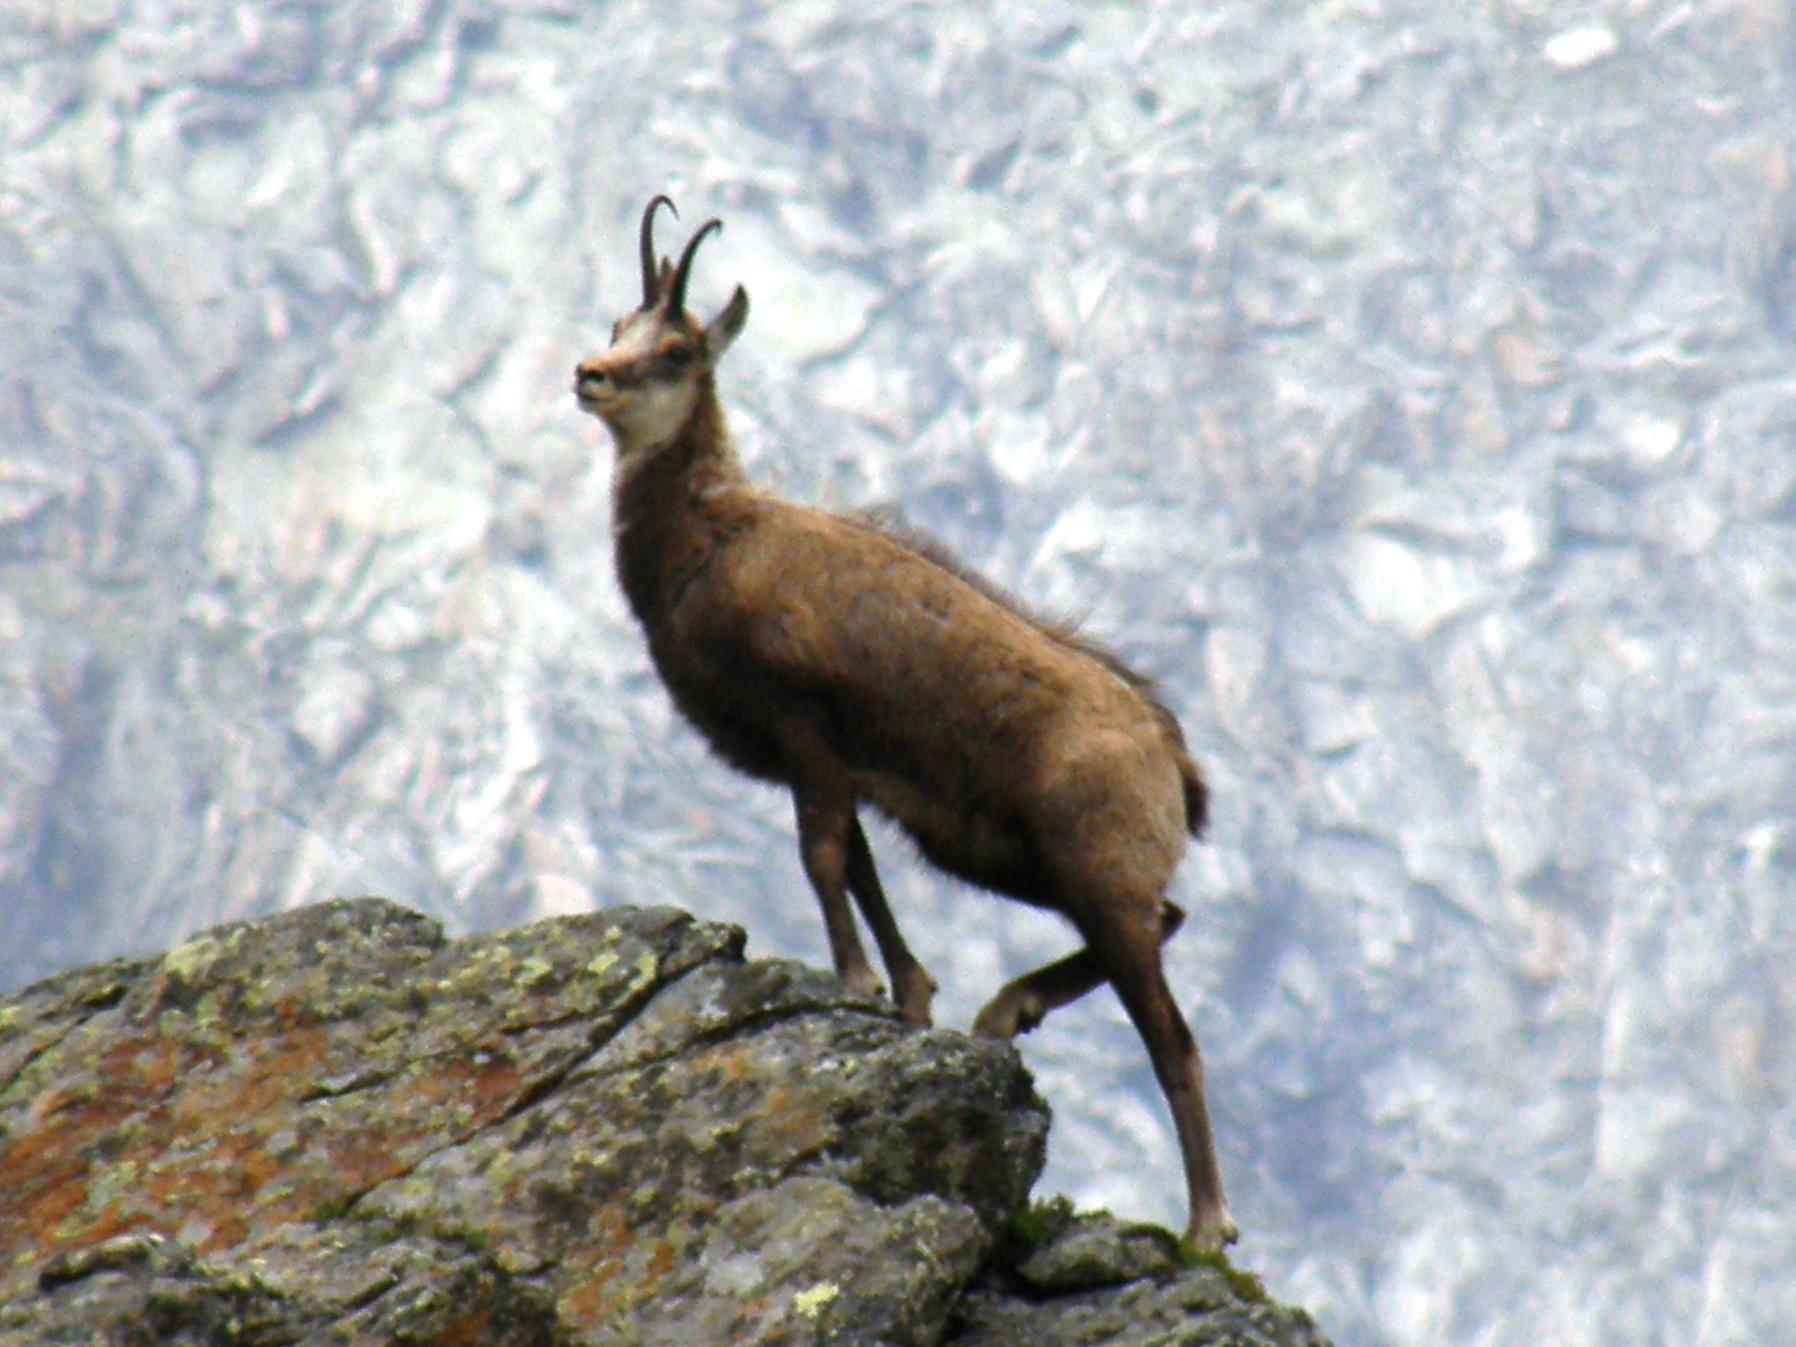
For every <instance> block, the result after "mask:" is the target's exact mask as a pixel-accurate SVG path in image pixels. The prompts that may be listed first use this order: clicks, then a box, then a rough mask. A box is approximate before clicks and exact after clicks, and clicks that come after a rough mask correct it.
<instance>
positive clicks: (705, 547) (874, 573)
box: [574, 196, 1235, 1250]
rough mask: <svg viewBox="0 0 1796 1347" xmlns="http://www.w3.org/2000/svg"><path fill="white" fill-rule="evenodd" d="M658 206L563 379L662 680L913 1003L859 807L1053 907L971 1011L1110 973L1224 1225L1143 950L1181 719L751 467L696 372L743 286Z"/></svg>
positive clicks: (836, 946) (917, 1007)
mask: <svg viewBox="0 0 1796 1347" xmlns="http://www.w3.org/2000/svg"><path fill="white" fill-rule="evenodd" d="M663 206H666V207H668V209H669V210H672V209H673V203H672V202H671V201H669V200H668V199H667V198H666V197H665V196H657V197H655V198H654V199H653V200H652V201H650V202H649V204H648V207H647V209H646V210H644V212H643V215H642V225H641V230H640V236H639V240H638V245H639V249H640V253H641V267H642V304H641V307H639V308H638V309H636V310H635V311H634V312H632V313H629V314H626V315H625V316H624V317H623V318H621V319H619V320H618V322H617V323H616V325H615V326H614V328H613V329H612V333H611V345H610V348H609V349H607V350H606V351H605V352H604V354H602V355H598V356H594V357H593V358H591V359H589V360H586V361H583V362H582V363H581V364H580V365H579V367H578V368H577V370H576V371H575V376H574V392H575V395H576V397H577V398H578V400H579V404H580V407H581V408H582V409H583V410H585V411H587V412H590V413H592V414H593V415H594V416H597V417H598V418H600V419H601V420H602V421H604V422H605V424H606V426H607V427H609V429H610V431H611V435H612V438H613V440H614V442H615V449H616V459H615V464H614V468H613V476H612V507H613V531H614V542H615V546H616V559H617V572H618V578H619V581H620V582H621V584H622V587H623V590H624V593H625V595H626V596H627V598H628V600H629V603H630V606H631V608H632V609H633V610H634V611H635V614H636V617H637V619H638V621H639V622H640V623H641V625H642V629H643V632H644V633H645V635H646V636H647V639H648V646H649V651H650V654H651V656H652V657H653V659H654V663H655V667H656V669H657V670H658V671H659V673H660V675H661V679H662V681H663V682H664V683H665V684H666V685H667V690H668V692H669V693H670V694H671V695H672V696H673V699H674V702H675V703H676V704H677V705H678V707H679V708H680V711H681V712H682V713H683V714H684V715H685V716H686V718H687V719H688V720H690V721H691V722H692V723H693V725H695V726H696V727H697V728H698V729H699V730H700V731H701V732H702V733H703V734H704V736H705V738H706V739H708V740H709V741H710V743H711V745H712V747H713V748H714V749H715V750H716V751H717V752H718V753H719V754H720V755H721V756H722V757H723V758H724V759H725V760H727V761H728V762H730V763H732V764H733V765H734V766H736V767H737V768H739V769H741V770H742V771H744V772H747V773H748V774H750V775H752V776H756V777H760V778H762V779H765V780H768V781H772V782H777V783H779V784H781V785H784V786H787V787H789V788H790V789H791V792H792V799H793V804H794V807H795V810H796V813H797V822H798V845H799V851H800V854H801V856H802V859H803V862H804V869H805V874H806V876H807V877H808V878H809V880H810V883H811V886H812V887H813V888H814V889H815V890H816V893H817V898H818V901H819V902H820V903H821V905H822V908H823V920H824V925H825V928H826V929H827V932H828V936H829V945H830V953H831V956H832V957H833V959H834V962H835V968H836V972H837V973H838V975H840V976H841V978H842V979H843V980H844V981H845V982H846V983H847V984H848V985H849V986H850V987H853V988H854V989H856V990H857V991H861V992H866V993H874V992H877V991H878V990H879V979H878V976H877V975H876V974H875V973H874V971H873V969H872V968H871V966H870V965H869V964H868V962H867V956H866V953H865V951H864V950H863V949H862V947H861V942H860V938H859V936H858V935H857V934H856V929H855V921H854V916H853V914H852V913H851V911H850V910H849V906H848V902H849V898H850V896H852V898H853V899H854V901H855V903H856V904H857V905H858V907H859V909H860V913H861V916H862V917H863V918H864V919H865V920H866V923H867V926H868V928H869V929H870V930H871V931H872V934H873V937H874V940H875V941H876V943H877V944H878V947H879V952H880V956H881V958H882V960H883V961H884V964H885V967H886V971H887V973H888V975H889V976H890V978H891V984H892V997H893V1000H894V1002H895V1003H896V1005H897V1008H898V1010H899V1012H900V1013H901V1014H902V1015H903V1016H904V1018H906V1019H908V1020H912V1021H915V1022H917V1023H920V1024H927V1023H929V1004H930V1000H931V998H932V996H933V995H934V993H935V983H934V981H933V980H932V979H931V978H930V976H929V974H928V973H927V972H926V971H925V970H924V968H923V966H922V965H921V964H919V963H918V962H917V960H916V959H915V957H913V956H912V954H911V951H910V949H909V948H908V947H907V946H906V945H905V943H904V937H903V936H902V935H901V934H900V933H899V930H898V924H897V922H896V921H895V920H894V919H893V917H892V913H891V909H890V908H889V907H888V905H887V903H886V898H885V894H884V892H883V891H882V889H881V888H880V883H879V876H878V874H877V872H876V871H875V869H874V865H873V855H872V852H871V851H870V850H869V848H868V845H867V838H866V834H865V833H864V832H863V831H862V830H861V823H860V819H859V816H858V813H857V807H858V806H859V805H861V804H863V803H864V804H868V805H871V806H872V807H873V808H874V809H877V810H878V811H879V812H881V813H882V814H884V815H886V816H887V817H888V818H890V819H892V820H894V821H895V822H896V823H897V824H898V825H899V826H900V827H901V828H903V829H904V831H905V832H907V833H908V834H909V835H910V836H911V837H912V838H913V839H914V840H915V842H916V845H917V847H918V849H919V850H920V851H921V852H922V853H923V855H924V856H925V857H927V858H928V859H929V860H930V861H932V862H933V863H934V864H936V865H937V866H939V867H940V868H942V869H943V870H946V871H947V872H948V873H949V874H952V875H957V876H959V877H960V878H962V879H965V880H969V881H971V882H972V883H974V884H977V885H979V886H981V887H983V888H986V889H990V890H994V891H995V892H998V893H1001V894H1004V895H1007V896H1009V897H1011V898H1016V899H1020V900H1022V901H1023V902H1026V903H1031V904H1034V905H1036V906H1038V907H1043V908H1049V909H1052V910H1054V911H1056V912H1059V913H1061V914H1063V915H1064V916H1065V917H1067V918H1068V919H1069V920H1070V921H1071V922H1072V924H1073V926H1074V927H1075V928H1077V930H1078V932H1079V934H1080V935H1081V936H1082V937H1083V939H1084V941H1085V947H1084V948H1083V949H1081V950H1079V951H1078V952H1077V953H1074V954H1072V955H1069V956H1067V957H1066V958H1063V959H1060V960H1058V961H1056V962H1055V963H1052V964H1049V965H1048V966H1046V967H1044V968H1041V969H1038V970H1036V971H1035V972H1033V973H1029V974H1027V975H1025V976H1023V977H1019V978H1017V979H1015V980H1014V981H1012V982H1010V983H1008V984H1006V985H1005V986H1004V987H1003V988H1002V989H1001V990H1000V991H999V992H998V994H997V995H996V996H995V997H993V999H992V1000H991V1001H990V1003H989V1004H987V1005H986V1007H985V1008H984V1009H983V1010H982V1011H980V1013H979V1015H978V1017H977V1019H976V1020H975V1022H974V1029H975V1030H976V1031H977V1032H981V1033H987V1034H993V1035H998V1036H1001V1037H1009V1036H1012V1035H1014V1034H1017V1033H1022V1032H1026V1031H1027V1030H1029V1029H1032V1028H1034V1027H1035V1026H1036V1025H1037V1024H1039V1023H1040V1022H1041V1020H1042V1018H1043V1016H1045V1015H1046V1014H1048V1013H1049V1012H1050V1011H1052V1010H1054V1009H1055V1008H1056V1007H1058V1006H1062V1005H1065V1004H1067V1003H1068V1002H1070V1001H1073V1000H1075V999H1077V998H1078V997H1080V996H1083V995H1084V994H1085V993H1087V992H1089V991H1091V990H1092V989H1093V988H1095V987H1096V986H1097V985H1098V984H1099V983H1101V982H1105V981H1108V982H1109V983H1110V985H1111V986H1112V987H1114V988H1115V990H1116V993H1117V995H1118V996H1119V997H1120V998H1121V1000H1122V1003H1123V1005H1124V1007H1125V1008H1126V1009H1127V1011H1128V1013H1129V1016H1130V1018H1131V1019H1132V1020H1133V1021H1134V1023H1135V1025H1136V1027H1137V1029H1138V1030H1139V1031H1140V1033H1141V1037H1142V1040H1143V1041H1144V1043H1145V1044H1146V1046H1147V1051H1148V1055H1149V1056H1150V1058H1151V1059H1152V1061H1153V1067H1154V1073H1155V1075H1156V1077H1157V1078H1158V1079H1159V1082H1160V1087H1161V1089H1162V1090H1163V1091H1164V1092H1165V1095H1166V1099H1167V1103H1168V1105H1169V1106H1170V1108H1171V1111H1172V1117H1173V1121H1174V1123H1175V1125H1176V1127H1177V1131H1178V1138H1179V1145H1180V1149H1181V1153H1182V1155H1183V1159H1184V1166H1185V1177H1186V1185H1187V1188H1188V1191H1189V1198H1190V1226H1189V1234H1190V1237H1191V1239H1192V1241H1193V1242H1194V1243H1195V1244H1196V1245H1197V1246H1198V1247H1199V1248H1200V1249H1209V1250H1213V1249H1218V1248H1220V1247H1222V1246H1223V1245H1224V1244H1227V1243H1229V1242H1232V1241H1233V1240H1234V1238H1235V1226H1234V1223H1233V1222H1232V1221H1231V1220H1230V1218H1229V1214H1228V1207H1227V1203H1226V1201H1225V1200H1224V1198H1223V1192H1222V1180H1221V1177H1220V1175H1219V1173H1218V1170H1217V1164H1216V1153H1215V1147H1214V1143H1213V1141H1212V1138H1211V1133H1210V1122H1209V1116H1208V1112H1207V1110H1206V1107H1205V1103H1204V1090H1203V1071H1202V1066H1201V1064H1200V1061H1199V1058H1198V1052H1197V1044H1196V1042H1195V1040H1194V1039H1193V1038H1192V1035H1191V1031H1190V1029H1189V1028H1188V1027H1187V1025H1186V1023H1185V1019H1184V1017H1183V1016H1182V1015H1181V1014H1180V1012H1179V1008H1178V1005H1177V1003H1176V1002H1175V1001H1174V999H1173V996H1172V992H1171V990H1170V988H1169V987H1168V986H1167V983H1166V977H1165V973H1164V971H1163V969H1162V966H1161V960H1160V945H1161V942H1162V941H1163V940H1165V939H1166V938H1167V937H1168V936H1170V935H1171V934H1172V933H1173V931H1175V930H1176V929H1177V928H1178V926H1179V923H1180V922H1181V921H1182V920H1183V917H1184V914H1183V913H1182V912H1181V911H1180V910H1179V909H1178V908H1177V907H1176V906H1174V905H1173V904H1172V903H1171V902H1169V901H1167V898H1166V888H1167V884H1168V881H1169V880H1170V878H1171V876H1172V872H1173V869H1174V867H1175V866H1176V865H1177V864H1178V862H1179V859H1180V857H1181V855H1182V854H1183V852H1184V847H1185V835H1186V833H1187V832H1189V833H1190V834H1191V835H1193V836H1197V835H1199V834H1200V833H1201V831H1202V829H1203V825H1204V819H1205V805H1206V792H1205V787H1204V784H1203V781H1202V779H1201V777H1200V776H1199V775H1198V771H1197V768H1196V766H1195V765H1194V764H1193V762H1192V760H1191V757H1190V755H1189V753H1188V752H1187V751H1186V748H1185V742H1184V736H1183V735H1182V734H1181V733H1180V730H1179V726H1178V722H1177V721H1176V720H1175V719H1174V718H1173V716H1172V713H1171V712H1170V711H1168V710H1167V708H1166V707H1165V706H1164V705H1163V704H1162V703H1161V702H1160V701H1159V700H1157V698H1156V696H1155V693H1154V690H1153V688H1152V686H1151V685H1150V684H1149V683H1148V682H1147V681H1146V680H1145V679H1143V678H1142V677H1140V676H1139V675H1137V674H1135V673H1134V672H1133V671H1131V670H1130V669H1129V668H1128V667H1126V666H1125V665H1124V664H1123V663H1122V662H1121V661H1120V660H1118V659H1117V658H1115V657H1114V656H1113V655H1110V654H1108V653H1107V652H1105V651H1103V650H1100V649H1098V648H1096V647H1095V646H1093V645H1091V644H1089V643H1087V642H1086V641H1084V640H1082V639H1080V638H1079V637H1077V636H1076V635H1074V634H1073V633H1072V632H1071V631H1070V630H1067V629H1066V628H1063V627H1060V626H1056V625H1054V624H1052V623H1049V622H1045V621H1043V620H1041V619H1039V618H1037V617H1034V616H1031V615H1030V614H1029V613H1027V612H1026V611H1024V610H1023V609H1022V608H1021V607H1020V606H1019V605H1018V604H1016V603H1015V602H1014V601H1012V600H1010V599H1009V598H1007V597H1006V596H1004V595H1003V594H1001V593H999V592H998V591H997V590H996V589H994V588H993V587H992V586H990V585H988V584H986V583H984V582H983V581H981V580H980V579H978V578H977V577H975V576H972V575H969V574H967V573H966V572H964V571H962V570H961V569H959V568H958V567H957V566H956V565H955V564H954V563H953V562H952V561H950V560H949V559H948V558H947V557H945V556H944V555H942V554H941V553H940V552H938V551H937V550H936V549H934V548H933V547H931V546H930V545H928V544H924V543H920V542H918V541H917V540H915V539H912V538H908V537H904V536H900V535H899V534H898V533H897V532H896V531H895V530H893V529H890V528H887V527H884V526H882V525H879V524H877V523H874V522H873V521H871V520H869V519H865V518H859V517H845V516H840V515H834V514H829V513H826V512H824V511H821V510H816V509H811V508H807V507H805V506H802V505H795V504H792V503H790V502H788V501H784V500H781V499H779V498H777V497H775V496H773V495H770V494H768V493H766V492H763V491H760V490H757V489H756V488H755V487H754V486H753V485H751V484H750V482H749V480H748V478H747V476H746V475H745V474H744V472H743V469H742V465H741V463H740V462H739V461H738V459H737V457H736V453H735V450H734V448H733V447H732V445H731V442H730V437H729V434H728V431H727V430H726V428H725V426H724V416H723V411H722V408H721V407H720V406H719V404H718V400H717V390H716V386H715V384H714V381H713V378H714V371H715V369H716V367H717V362H718V360H719V359H720V358H721V357H722V356H723V353H724V352H725V351H726V350H727V349H728V348H729V345H730V343H731V342H732V341H734V340H735V338H736V336H737V335H738V334H739V333H740V332H741V331H742V327H743V324H744V322H745V321H746V320H747V317H748V295H747V293H746V292H745V291H744V290H743V289H742V287H741V286H737V287H736V289H735V292H734V294H733V295H732V296H731V297H730V300H729V302H728V303H727V304H725V305H724V307H723V308H722V310H721V311H719V313H718V314H717V316H716V317H715V318H713V319H712V320H711V321H710V322H709V323H706V324H701V323H699V322H698V321H697V320H695V319H694V318H693V317H692V315H691V314H689V313H688V312H687V309H686V288H687V281H688V280H689V279H690V276H691V271H692V260H693V255H694V254H695V253H696V252H697V250H698V246H699V244H700V243H701V242H703V241H704V239H705V236H706V235H707V234H709V233H710V232H711V231H712V230H714V229H721V228H722V224H721V222H719V221H717V220H711V221H708V222H707V223H706V224H705V225H704V226H703V227H702V228H700V229H699V230H698V232H697V233H696V234H694V235H693V236H692V238H691V239H690V241H689V242H688V243H687V245H686V248H685V250H684V252H683V253H682V254H681V256H680V259H679V262H678V264H677V265H670V264H669V262H668V260H667V259H666V258H662V259H661V261H660V263H659V265H657V263H656V259H655V246H654V222H655V214H656V212H657V211H658V210H659V209H660V208H661V207H663ZM677 213H678V212H677V211H676V212H675V214H677Z"/></svg>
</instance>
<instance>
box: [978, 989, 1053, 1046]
mask: <svg viewBox="0 0 1796 1347" xmlns="http://www.w3.org/2000/svg"><path fill="white" fill-rule="evenodd" d="M1046 1014H1047V1009H1046V1008H1045V1007H1044V1006H1043V1005H1042V1003H1041V998H1040V997H1039V996H1034V995H1027V994H1025V995H1022V996H1014V995H1007V994H1006V993H1004V992H999V993H998V994H997V995H996V996H994V997H993V998H992V999H991V1000H990V1001H989V1002H987V1003H986V1006H985V1009H984V1010H982V1011H980V1012H979V1014H978V1015H977V1016H976V1017H975V1018H974V1020H973V1032H974V1033H976V1034H982V1035H984V1036H985V1037H987V1038H1015V1037H1016V1036H1017V1035H1018V1034H1026V1033H1028V1032H1029V1031H1030V1030H1031V1029H1033V1028H1035V1026H1036V1025H1038V1024H1040V1023H1041V1021H1042V1017H1043V1016H1044V1015H1046Z"/></svg>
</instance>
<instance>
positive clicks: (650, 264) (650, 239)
mask: <svg viewBox="0 0 1796 1347" xmlns="http://www.w3.org/2000/svg"><path fill="white" fill-rule="evenodd" d="M662 206H666V207H667V208H668V209H669V210H670V211H672V212H673V213H674V218H675V219H676V220H677V219H679V218H680V211H679V208H678V207H677V206H675V205H674V203H673V202H672V201H671V200H670V199H669V198H668V197H666V196H664V195H657V196H655V197H653V198H651V199H650V201H649V204H648V208H647V209H646V210H644V211H643V212H642V307H643V308H645V309H652V308H654V307H655V291H656V289H657V288H658V287H657V286H656V284H655V272H656V267H655V212H656V210H658V209H659V208H660V207H662Z"/></svg>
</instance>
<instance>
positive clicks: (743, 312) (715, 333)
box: [705, 285, 748, 361]
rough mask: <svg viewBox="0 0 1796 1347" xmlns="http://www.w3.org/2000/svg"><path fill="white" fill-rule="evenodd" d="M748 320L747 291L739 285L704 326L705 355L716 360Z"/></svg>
mask: <svg viewBox="0 0 1796 1347" xmlns="http://www.w3.org/2000/svg"><path fill="white" fill-rule="evenodd" d="M747 321H748V291H746V290H744V289H743V288H742V287H741V286H739V285H738V286H737V287H736V293H735V294H733V295H731V296H730V302H729V303H728V304H725V305H724V306H723V312H722V313H720V314H718V315H717V317H715V318H713V319H712V320H711V321H710V323H709V324H708V325H707V326H706V328H705V356H706V358H707V359H708V360H711V361H716V359H717V358H718V357H719V356H721V355H722V354H723V353H724V352H725V351H727V350H729V348H730V343H731V342H733V341H735V340H736V334H737V333H739V332H741V331H742V325H743V324H744V323H746V322H747Z"/></svg>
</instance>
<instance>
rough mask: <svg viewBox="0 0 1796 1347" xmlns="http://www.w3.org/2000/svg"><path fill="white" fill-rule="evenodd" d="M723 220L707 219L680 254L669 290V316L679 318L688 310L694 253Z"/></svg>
mask: <svg viewBox="0 0 1796 1347" xmlns="http://www.w3.org/2000/svg"><path fill="white" fill-rule="evenodd" d="M722 228H723V221H722V220H706V221H705V222H704V224H702V225H700V226H699V230H698V233H696V234H694V235H693V236H692V242H690V243H688V244H687V245H686V251H685V252H683V253H681V254H680V265H679V266H677V267H675V268H674V274H673V284H672V285H671V286H669V287H668V290H667V316H668V317H669V318H678V317H679V316H680V315H681V314H683V313H684V312H686V278H687V276H688V275H690V274H691V272H692V255H693V254H694V253H696V252H697V251H698V245H699V244H701V243H703V242H704V241H705V235H706V234H709V233H710V232H711V231H712V230H713V229H717V230H721V229H722Z"/></svg>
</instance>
